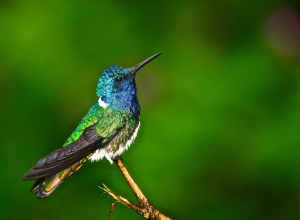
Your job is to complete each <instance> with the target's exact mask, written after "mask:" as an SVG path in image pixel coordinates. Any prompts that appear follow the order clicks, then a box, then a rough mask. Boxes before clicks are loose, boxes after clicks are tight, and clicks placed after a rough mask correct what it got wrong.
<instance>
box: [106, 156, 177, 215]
mask: <svg viewBox="0 0 300 220" xmlns="http://www.w3.org/2000/svg"><path fill="white" fill-rule="evenodd" d="M114 162H115V163H116V164H117V166H118V167H119V169H120V171H121V173H122V175H123V177H124V178H125V180H126V182H127V183H128V185H129V187H130V188H131V190H132V192H133V193H134V195H135V197H136V198H137V200H138V201H139V204H135V203H133V202H131V201H129V200H128V199H126V198H124V197H122V196H120V195H119V194H117V193H115V192H113V191H112V190H110V189H109V188H108V187H107V186H105V185H104V184H103V186H104V188H103V190H104V191H105V192H107V193H108V194H109V195H111V196H112V197H113V198H114V199H115V200H116V201H117V202H120V203H122V204H123V205H125V206H127V207H129V208H130V209H132V210H134V211H135V212H137V213H139V214H140V215H141V216H143V217H144V218H145V219H150V220H171V219H170V218H169V217H167V216H165V215H164V214H162V213H161V212H160V211H159V210H157V208H156V207H155V206H154V205H153V204H152V203H151V202H150V201H149V200H148V199H147V197H146V196H145V195H144V194H143V192H142V191H141V189H140V188H139V187H138V185H137V184H136V183H135V181H134V179H133V178H132V177H131V175H130V173H129V172H128V170H127V168H126V167H125V165H124V164H123V160H122V158H121V157H117V158H115V159H114ZM114 207H115V203H113V204H112V206H111V209H110V212H109V218H110V216H111V214H112V212H113V209H114Z"/></svg>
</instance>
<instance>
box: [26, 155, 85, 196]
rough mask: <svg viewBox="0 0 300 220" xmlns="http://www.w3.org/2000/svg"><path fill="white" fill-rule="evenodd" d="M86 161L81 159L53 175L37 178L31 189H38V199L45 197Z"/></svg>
mask: <svg viewBox="0 0 300 220" xmlns="http://www.w3.org/2000/svg"><path fill="white" fill-rule="evenodd" d="M84 162H85V161H83V160H81V161H79V162H77V163H75V164H73V165H72V166H71V167H69V168H67V169H65V170H63V171H61V172H59V173H57V174H54V175H51V176H47V177H42V178H39V179H37V180H36V181H35V182H34V184H33V186H32V187H31V189H30V192H31V191H34V190H36V194H35V195H36V197H37V198H38V199H44V198H46V197H47V196H49V195H50V194H51V193H52V192H53V191H54V190H55V189H56V188H57V187H58V186H59V185H60V184H62V183H63V181H64V180H65V179H67V178H68V177H69V176H71V175H72V174H73V173H75V172H76V171H78V170H79V169H80V168H81V166H82V165H83V163H84Z"/></svg>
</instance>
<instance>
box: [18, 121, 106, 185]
mask: <svg viewBox="0 0 300 220" xmlns="http://www.w3.org/2000/svg"><path fill="white" fill-rule="evenodd" d="M103 140H104V138H103V137H101V136H100V135H98V134H97V132H96V125H92V126H90V127H88V128H86V129H85V130H84V132H83V134H82V135H81V136H80V137H79V138H78V139H77V140H76V141H74V142H72V143H70V144H69V145H67V146H65V147H63V148H60V149H58V150H55V151H53V152H52V153H50V154H49V155H47V156H45V157H42V158H41V159H40V160H39V161H38V162H37V163H36V165H35V166H34V167H32V168H31V169H30V170H29V171H28V172H27V173H26V174H25V175H24V176H23V177H22V179H23V180H31V179H37V178H41V177H45V176H49V175H53V174H56V173H58V172H60V171H62V170H64V169H67V168H68V167H70V166H72V165H73V164H74V163H76V162H78V161H80V160H82V159H83V158H85V157H87V156H88V155H90V154H91V153H93V152H94V151H95V150H97V149H98V148H100V147H101V146H103V145H104V144H106V142H107V141H105V142H104V143H103Z"/></svg>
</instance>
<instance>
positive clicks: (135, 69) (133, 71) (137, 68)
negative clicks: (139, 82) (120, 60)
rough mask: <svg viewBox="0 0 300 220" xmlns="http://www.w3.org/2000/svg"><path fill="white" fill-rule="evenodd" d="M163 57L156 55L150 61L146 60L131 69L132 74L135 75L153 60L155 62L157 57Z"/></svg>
mask: <svg viewBox="0 0 300 220" xmlns="http://www.w3.org/2000/svg"><path fill="white" fill-rule="evenodd" d="M159 55H161V53H157V54H154V55H153V56H151V57H149V58H148V59H146V60H144V61H143V62H141V63H139V64H137V65H135V66H134V67H131V68H130V71H131V74H135V73H136V72H137V71H138V70H139V69H141V68H142V67H143V66H145V65H146V64H147V63H149V62H150V61H151V60H154V59H155V58H156V57H158V56H159Z"/></svg>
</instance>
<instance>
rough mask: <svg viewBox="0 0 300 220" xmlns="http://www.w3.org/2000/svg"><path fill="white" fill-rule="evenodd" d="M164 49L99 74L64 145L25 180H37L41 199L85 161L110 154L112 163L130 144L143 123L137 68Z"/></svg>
mask: <svg viewBox="0 0 300 220" xmlns="http://www.w3.org/2000/svg"><path fill="white" fill-rule="evenodd" d="M160 54H161V53H158V54H155V55H153V56H151V57H149V58H148V59H146V60H145V61H143V62H141V63H139V64H138V65H136V66H134V67H131V68H123V67H121V66H117V65H112V66H111V67H110V68H108V69H106V70H104V72H103V74H102V76H101V77H100V78H99V81H98V85H97V89H96V93H97V96H98V97H99V99H98V101H97V102H95V103H94V104H93V106H92V107H91V109H90V110H89V112H88V113H87V115H86V116H85V117H84V118H83V119H82V120H81V122H80V123H79V125H78V126H77V128H76V130H75V131H74V132H73V133H72V134H71V136H70V137H69V138H68V139H67V141H66V142H65V144H64V145H63V147H62V148H59V149H58V150H55V151H53V152H52V153H50V154H49V155H47V156H45V157H42V158H41V159H40V160H38V162H37V163H36V165H35V166H34V167H32V168H31V169H30V170H29V171H28V172H27V173H26V174H25V175H24V176H23V177H22V180H35V183H34V184H33V186H32V188H31V190H30V191H33V190H36V197H37V198H39V199H42V198H45V197H47V196H49V195H50V194H51V193H52V192H53V191H54V190H55V189H56V188H57V187H58V186H59V185H60V184H61V183H62V182H63V181H64V180H65V179H67V178H68V177H69V176H70V175H72V174H73V173H74V172H76V171H77V170H78V169H79V168H80V167H81V166H82V165H83V163H84V162H85V161H87V160H91V161H97V160H100V159H102V158H103V157H106V158H107V159H108V160H109V161H110V163H113V160H114V158H116V157H117V156H120V155H121V154H122V153H123V152H124V151H125V150H127V149H128V148H129V146H130V145H131V144H132V142H133V140H134V139H135V137H136V135H137V133H138V130H139V127H140V120H139V115H140V105H139V101H138V98H137V89H136V83H135V76H136V73H137V71H138V70H139V69H140V68H142V67H143V66H144V65H146V64H147V63H149V62H150V61H151V60H153V59H155V58H156V57H158V56H159V55H160Z"/></svg>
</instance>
